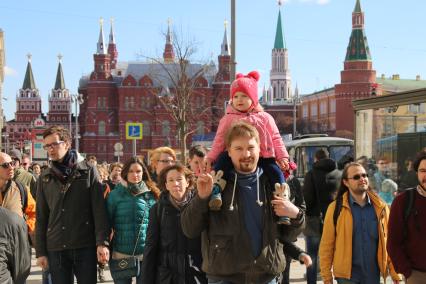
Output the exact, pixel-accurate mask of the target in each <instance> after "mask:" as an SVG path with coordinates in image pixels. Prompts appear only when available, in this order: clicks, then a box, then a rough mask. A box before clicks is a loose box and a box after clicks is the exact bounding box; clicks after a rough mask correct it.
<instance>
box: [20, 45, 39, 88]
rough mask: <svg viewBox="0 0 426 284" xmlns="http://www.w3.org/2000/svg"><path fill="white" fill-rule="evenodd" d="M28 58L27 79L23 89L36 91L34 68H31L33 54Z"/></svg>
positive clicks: (28, 55)
mask: <svg viewBox="0 0 426 284" xmlns="http://www.w3.org/2000/svg"><path fill="white" fill-rule="evenodd" d="M27 58H28V64H27V71H26V72H25V79H24V83H23V84H22V89H23V90H26V89H30V90H34V89H36V84H35V80H34V75H33V68H32V67H31V58H32V55H31V53H28V54H27Z"/></svg>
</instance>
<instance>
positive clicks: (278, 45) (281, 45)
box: [274, 11, 286, 49]
mask: <svg viewBox="0 0 426 284" xmlns="http://www.w3.org/2000/svg"><path fill="white" fill-rule="evenodd" d="M285 48H286V47H285V39H284V36H283V29H282V26H281V11H279V12H278V23H277V31H276V33H275V43H274V49H285Z"/></svg>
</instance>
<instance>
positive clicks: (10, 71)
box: [4, 66, 18, 76]
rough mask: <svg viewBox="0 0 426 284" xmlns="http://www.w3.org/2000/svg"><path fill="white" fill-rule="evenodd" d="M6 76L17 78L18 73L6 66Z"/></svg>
mask: <svg viewBox="0 0 426 284" xmlns="http://www.w3.org/2000/svg"><path fill="white" fill-rule="evenodd" d="M4 75H5V76H16V75H18V72H17V71H16V70H15V69H12V68H10V67H9V66H4Z"/></svg>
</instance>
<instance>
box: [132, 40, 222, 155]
mask: <svg viewBox="0 0 426 284" xmlns="http://www.w3.org/2000/svg"><path fill="white" fill-rule="evenodd" d="M173 35H174V40H173V42H172V45H173V50H174V55H175V57H174V60H172V61H171V62H170V61H169V62H166V61H165V60H163V58H161V59H158V58H152V57H147V56H143V55H140V56H141V57H144V58H146V59H148V60H150V61H151V62H153V63H156V64H153V65H151V66H152V70H150V72H149V73H150V75H151V78H153V80H154V81H156V83H157V85H158V86H160V87H158V88H154V89H153V90H154V92H155V95H156V97H157V99H158V100H157V101H158V102H159V104H160V107H162V108H164V109H165V110H166V112H167V113H168V114H169V116H170V118H171V120H172V121H173V122H174V123H175V125H176V129H177V132H178V133H177V136H178V141H179V147H180V150H181V162H182V163H185V161H186V152H187V139H188V136H189V135H190V134H192V133H194V132H195V131H197V121H211V115H212V111H211V110H212V108H214V107H212V105H211V104H212V102H211V100H212V96H207V95H206V91H205V90H206V89H205V88H206V87H208V81H207V80H206V78H205V76H210V75H211V74H213V73H212V72H213V71H215V68H214V66H211V65H210V64H208V63H192V62H196V61H195V60H194V59H193V57H194V56H195V55H196V53H197V46H198V43H197V42H196V41H195V40H184V39H182V38H181V37H178V36H176V33H175V32H173ZM206 62H207V61H206ZM196 98H199V99H196ZM203 98H204V99H203Z"/></svg>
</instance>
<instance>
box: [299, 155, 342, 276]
mask: <svg viewBox="0 0 426 284" xmlns="http://www.w3.org/2000/svg"><path fill="white" fill-rule="evenodd" d="M314 159H315V162H314V164H313V167H312V170H310V171H309V172H308V173H307V174H306V176H305V179H304V183H303V196H304V198H305V203H306V229H305V232H304V234H305V237H306V250H307V252H308V254H309V255H310V256H311V258H312V263H313V265H312V266H311V267H309V268H308V269H307V273H306V278H307V279H306V280H307V283H308V284H311V283H316V280H317V265H318V261H317V258H318V248H319V243H320V240H321V234H322V223H323V220H324V216H325V213H326V211H327V207H328V205H329V204H330V203H331V202H332V201H333V200H334V199H335V196H336V192H337V188H338V182H339V175H338V172H337V171H334V170H335V169H336V162H335V161H334V160H332V159H330V158H329V157H328V153H327V151H326V150H324V149H319V150H317V151H316V152H315V157H314Z"/></svg>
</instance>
